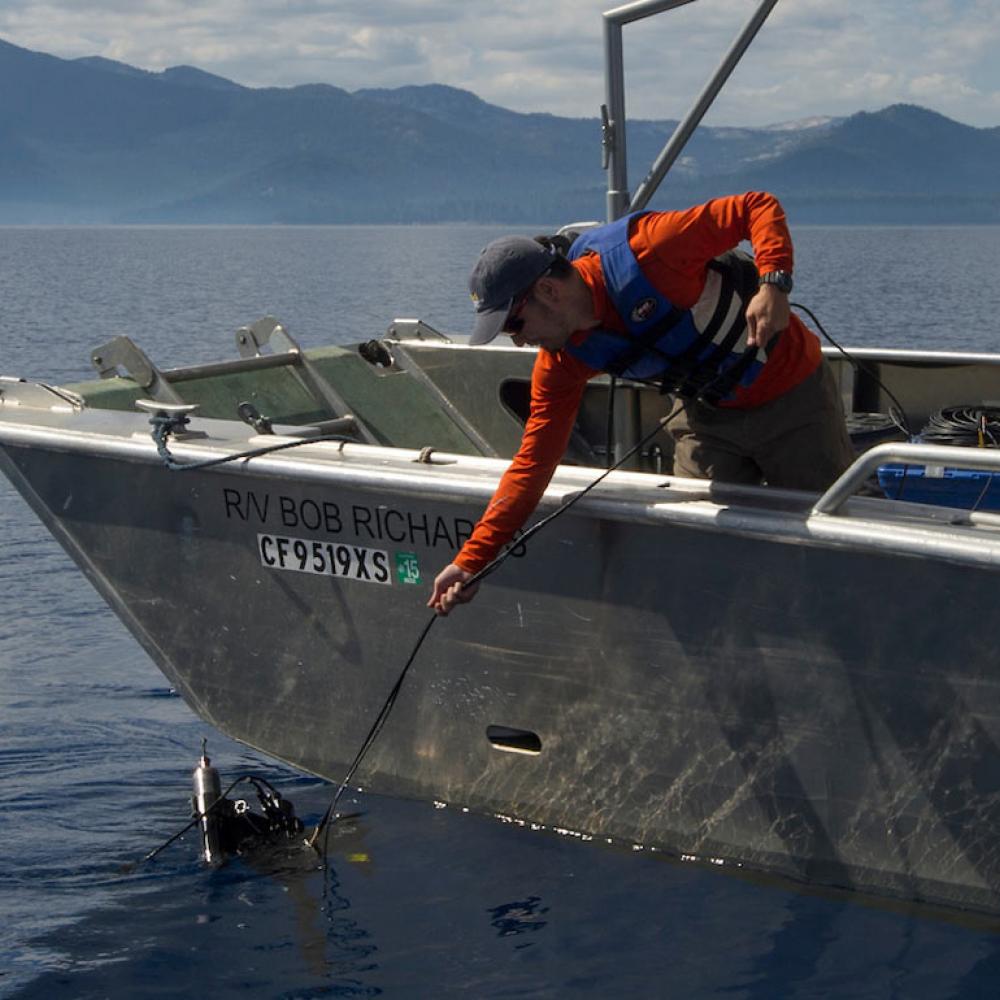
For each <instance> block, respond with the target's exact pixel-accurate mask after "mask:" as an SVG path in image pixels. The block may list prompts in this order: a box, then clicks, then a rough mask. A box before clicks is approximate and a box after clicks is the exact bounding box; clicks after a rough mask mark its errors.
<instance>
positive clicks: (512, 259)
mask: <svg viewBox="0 0 1000 1000" xmlns="http://www.w3.org/2000/svg"><path fill="white" fill-rule="evenodd" d="M552 260H553V253H552V251H550V250H547V249H546V248H545V247H543V246H542V245H541V244H540V243H538V242H536V241H535V240H533V239H530V238H529V237H527V236H501V237H500V239H498V240H494V241H493V242H492V243H490V244H488V245H487V246H486V247H484V249H483V251H482V253H480V255H479V259H478V260H477V261H476V266H475V267H474V268H473V269H472V274H470V275H469V294H470V295H471V296H472V301H473V302H475V304H476V322H475V325H474V326H473V328H472V333H471V335H470V336H469V343H470V344H488V343H489V342H490V341H491V340H493V338H494V337H496V335H497V334H498V333H499V332H500V331H501V330H502V329H503V327H504V324H505V323H506V322H507V316H508V314H509V313H510V310H511V309H512V308H513V305H514V303H515V302H516V301H517V299H518V297H519V296H521V295H523V294H524V293H525V292H526V291H527V290H528V289H529V288H530V287H531V286H532V285H533V284H534V283H535V282H536V281H537V280H538V279H539V278H540V277H541V276H542V275H543V274H544V273H545V272H546V271H547V270H548V269H549V267H550V266H551V264H552Z"/></svg>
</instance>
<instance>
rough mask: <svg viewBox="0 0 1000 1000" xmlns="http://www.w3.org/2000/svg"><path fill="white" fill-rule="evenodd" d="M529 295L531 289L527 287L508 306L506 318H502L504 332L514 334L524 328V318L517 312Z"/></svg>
mask: <svg viewBox="0 0 1000 1000" xmlns="http://www.w3.org/2000/svg"><path fill="white" fill-rule="evenodd" d="M530 295H531V289H530V288H529V289H528V290H527V291H526V292H525V293H524V294H523V295H521V296H518V298H516V299H514V304H513V305H512V306H511V307H510V312H508V313H507V318H506V319H505V320H504V324H503V332H504V333H512V334H515V335H516V334H518V333H520V332H521V331H522V330H523V329H524V318H523V317H521V316H519V315H518V313H520V311H521V310H522V309H523V308H524V304H525V302H527V301H528V297H529V296H530Z"/></svg>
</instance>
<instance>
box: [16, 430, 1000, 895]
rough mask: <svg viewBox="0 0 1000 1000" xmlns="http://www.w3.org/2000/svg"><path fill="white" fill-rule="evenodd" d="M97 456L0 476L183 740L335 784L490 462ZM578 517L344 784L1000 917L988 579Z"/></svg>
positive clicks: (906, 558) (537, 551)
mask: <svg viewBox="0 0 1000 1000" xmlns="http://www.w3.org/2000/svg"><path fill="white" fill-rule="evenodd" d="M0 441H2V439H0ZM129 447H131V446H129ZM99 451H100V449H97V450H96V451H95V450H94V448H92V447H88V446H86V445H83V446H79V447H76V446H73V447H71V446H68V445H66V443H65V442H62V443H60V444H55V443H53V444H52V445H51V446H49V447H43V446H40V444H39V443H38V442H34V443H32V444H31V445H30V446H28V445H27V444H26V443H24V442H18V441H7V442H5V443H3V445H2V447H0V461H2V465H3V468H4V471H5V472H6V473H7V474H8V476H9V477H10V478H11V479H12V481H13V482H14V483H15V485H16V486H17V487H18V489H19V490H20V491H21V493H22V494H23V495H24V496H25V497H26V499H28V500H29V502H30V503H31V504H32V506H33V507H34V509H35V510H36V512H37V513H38V514H39V516H40V517H41V518H42V519H43V520H44V521H45V523H46V524H47V525H48V526H49V528H50V529H51V530H52V532H53V534H54V535H55V537H56V538H58V539H59V540H60V542H61V543H62V544H63V545H64V547H65V548H66V549H67V551H68V552H69V553H70V554H71V555H72V556H73V558H74V559H75V560H76V561H77V562H78V563H79V565H80V566H81V568H82V569H83V570H84V571H85V573H86V574H87V576H88V577H89V578H90V580H91V581H92V582H93V583H94V585H95V586H96V587H97V588H98V590H99V591H100V592H101V593H102V594H103V595H104V596H105V598H107V600H108V601H109V603H110V604H111V606H112V607H113V608H114V609H115V611H116V612H117V613H118V615H119V616H120V617H121V619H122V620H123V621H124V623H125V624H126V625H127V626H128V628H129V629H130V630H131V631H132V632H133V634H134V635H135V636H136V637H137V638H138V639H139V641H140V642H141V643H142V645H143V646H144V648H145V649H146V650H147V651H148V652H149V653H150V655H151V656H152V657H153V659H154V660H155V661H156V662H157V664H158V665H159V666H160V668H161V669H162V670H163V671H164V673H165V674H166V676H167V677H168V678H169V679H170V681H171V683H172V684H173V685H174V686H175V687H176V688H177V690H178V691H179V692H180V693H181V694H182V695H183V697H184V698H185V700H186V701H187V702H188V704H189V705H190V706H191V707H192V709H193V710H194V711H195V712H196V713H197V714H198V715H199V716H201V717H202V718H203V719H205V720H206V721H208V722H210V723H212V724H213V725H215V726H217V727H218V728H219V729H220V730H222V731H223V732H225V733H226V734H228V735H230V736H232V737H234V738H236V739H238V740H241V741H243V742H244V743H247V744H249V745H250V746H252V747H255V748H257V749H259V750H261V751H264V752H266V753H268V754H271V755H273V756H275V757H277V758H280V759H282V760H284V761H287V762H289V763H290V764H292V765H294V766H296V767H298V768H302V769H304V770H306V771H309V772H312V773H314V774H317V775H321V776H323V777H325V778H329V779H332V780H339V779H340V778H341V777H342V775H343V773H344V771H345V770H346V767H347V765H348V764H349V763H350V761H351V760H352V759H353V757H354V754H355V753H356V752H357V749H358V748H359V746H360V744H361V742H362V740H363V739H364V736H365V734H366V732H367V730H368V728H369V726H370V725H371V722H372V720H373V719H374V717H375V715H376V713H377V712H378V710H379V708H380V706H381V705H382V702H383V701H384V699H385V697H386V695H387V693H388V692H389V690H390V689H391V687H392V685H393V683H394V682H395V680H396V678H397V676H398V674H399V671H400V669H401V668H402V665H403V663H404V662H405V661H406V658H407V656H408V655H409V653H410V651H411V649H412V646H413V644H414V642H415V641H416V639H417V636H418V635H419V633H420V631H421V629H422V628H423V626H424V625H425V623H426V621H427V619H428V615H429V612H428V610H427V608H426V606H425V602H426V599H427V594H428V587H429V582H430V579H431V578H432V576H433V574H434V573H435V572H436V571H437V569H438V568H439V567H440V566H442V565H444V564H445V563H447V562H448V561H449V560H450V558H451V557H452V555H453V554H454V551H455V549H456V547H457V546H458V545H459V544H460V543H461V540H462V537H463V536H464V534H467V532H468V530H469V529H470V527H471V525H472V523H473V522H474V520H475V518H476V516H477V514H478V512H479V510H481V508H482V503H483V500H484V498H485V497H486V496H488V494H489V491H490V489H491V487H492V484H493V483H494V482H495V477H496V475H497V474H498V473H499V470H500V468H502V466H501V465H500V463H492V464H493V466H495V468H494V469H490V468H485V471H484V467H485V466H488V465H489V463H486V462H485V460H474V461H478V463H479V464H478V466H476V467H475V468H474V469H470V471H469V472H468V474H467V477H466V478H465V479H463V478H462V476H461V475H458V474H457V470H448V469H434V468H433V467H429V468H428V467H425V468H424V469H421V470H420V472H419V473H417V472H416V471H414V473H413V474H412V476H410V479H412V480H413V481H412V482H408V480H407V476H406V475H402V476H398V477H396V478H395V479H392V477H390V479H389V480H387V474H386V464H387V463H386V462H385V461H382V462H377V461H367V462H360V463H347V462H343V461H340V462H338V461H327V462H324V463H318V462H317V463H315V466H314V467H306V466H305V465H304V463H300V467H299V468H298V470H297V471H296V470H289V469H286V468H284V466H283V465H282V463H281V462H279V461H272V463H271V464H270V466H268V465H267V464H266V463H261V462H254V463H249V464H244V463H236V464H233V465H227V466H222V467H220V468H218V469H214V470H204V471H194V472H170V471H168V470H167V469H166V468H164V467H163V466H162V465H161V464H158V462H157V460H156V456H155V453H153V452H152V449H151V447H148V446H145V447H144V449H138V448H133V449H132V452H131V453H106V454H99ZM383 451H385V450H383ZM119 452H121V448H119ZM456 464H460V463H456ZM417 468H419V467H418V466H414V470H416V469H417ZM258 469H259V470H260V471H258ZM403 472H404V473H405V472H406V470H405V469H404V470H403ZM428 477H430V478H428ZM435 477H436V478H435ZM635 478H637V477H635V476H633V479H635ZM647 478H650V479H652V478H653V477H647ZM647 492H648V491H647ZM587 503H588V502H587V501H585V502H584V503H582V504H581V505H579V510H578V509H574V510H573V511H572V512H569V513H567V515H566V516H565V517H563V518H562V519H561V520H560V521H558V522H557V523H556V524H555V525H553V526H552V528H550V529H549V530H547V531H545V532H542V533H541V534H540V535H539V536H538V537H536V538H535V539H533V540H532V542H531V543H530V551H528V552H527V553H525V554H523V555H518V556H513V557H511V558H510V559H508V560H507V562H506V563H505V564H504V566H503V567H502V568H501V569H500V571H499V572H497V573H496V575H495V576H494V577H492V578H491V579H490V580H489V581H488V582H487V583H486V584H484V589H483V593H482V594H481V595H480V596H479V597H478V599H477V600H476V601H475V602H474V603H473V604H471V605H469V606H468V607H463V608H462V609H460V610H459V611H458V612H456V613H455V614H454V615H452V616H450V617H449V618H448V619H445V620H442V621H440V622H438V623H436V625H435V628H434V629H433V630H432V631H431V633H430V635H429V636H428V638H427V640H426V641H425V643H424V645H423V647H422V649H421V650H420V653H419V656H418V659H417V661H416V663H415V665H414V667H413V668H412V670H411V672H410V675H409V677H408V679H407V682H406V686H405V687H404V689H403V693H402V695H401V696H400V698H399V700H398V702H397V705H396V707H395V710H394V712H393V715H392V717H391V720H390V722H389V724H388V725H387V726H386V727H385V729H384V730H383V732H382V735H381V736H380V737H379V740H378V742H377V743H376V744H375V746H374V747H373V749H372V750H371V752H370V753H369V755H368V756H367V758H366V759H365V762H364V765H363V767H362V769H361V770H360V771H359V772H358V775H357V779H356V780H357V782H358V783H359V784H360V785H363V786H364V787H367V788H372V789H374V790H378V791H382V792H387V793H392V794H403V795H409V796H416V797H421V798H426V799H435V800H441V801H445V802H449V803H454V804H461V805H465V806H468V807H470V808H473V809H476V810H479V811H483V812H487V813H493V814H501V815H504V816H511V817H517V818H520V819H524V820H528V821H531V822H535V823H540V824H545V825H547V826H552V827H556V828H560V829H567V830H572V831H575V832H579V833H581V834H586V835H588V836H601V837H608V838H612V839H615V840H626V841H630V842H633V843H635V844H640V845H643V846H646V847H657V848H660V849H664V850H668V851H670V852H672V853H674V854H677V855H683V856H689V857H697V858H701V859H722V860H724V861H726V862H732V863H736V864H740V865H745V866H748V867H752V868H755V869H761V870H766V871H770V872H777V873H780V874H783V875H787V876H791V877H793V878H798V879H803V880H807V881H811V882H819V883H823V884H828V885H837V886H847V887H853V888H860V889H865V890H870V891H876V892H885V893H889V894H892V895H898V896H903V897H906V898H916V899H927V900H933V901H937V902H944V903H948V904H952V905H960V906H966V907H971V908H976V909H981V910H987V911H991V912H995V911H1000V836H998V834H1000V747H998V740H1000V683H998V680H997V677H996V671H995V666H994V664H995V642H994V638H993V628H992V621H991V603H992V602H991V597H990V595H991V594H992V593H993V591H994V588H995V584H996V581H997V573H998V569H997V566H996V565H995V564H994V563H993V562H992V561H991V559H990V558H983V557H982V556H981V555H980V557H979V558H977V559H969V560H963V559H960V558H958V557H957V556H956V555H955V552H954V551H950V552H945V553H943V554H941V555H935V554H934V553H933V552H928V553H927V554H926V555H924V556H923V557H921V556H919V555H917V554H915V553H914V552H905V551H898V550H897V551H894V550H893V549H892V547H889V548H885V547H883V548H879V547H871V546H869V547H860V546H851V545H848V544H845V543H844V541H843V540H840V541H836V540H830V539H824V538H822V537H815V536H814V535H811V534H810V533H809V532H808V531H803V530H798V531H795V532H790V533H789V534H788V535H787V536H786V537H781V536H780V535H779V534H776V533H775V532H774V531H764V530H761V531H754V530H746V521H745V519H744V520H741V519H740V516H739V514H738V513H737V512H735V511H733V510H731V509H730V510H728V511H727V508H726V507H725V506H722V507H719V505H714V506H715V507H716V509H715V511H714V513H713V515H712V517H710V518H708V519H703V520H701V521H699V520H698V519H697V518H690V517H689V518H687V519H686V520H685V518H683V517H678V516H677V514H678V513H679V512H682V511H683V509H684V508H685V507H686V506H688V505H691V504H694V505H698V504H699V503H701V506H705V504H704V503H702V502H701V501H697V500H689V501H684V500H683V499H679V500H678V501H677V503H676V504H674V505H671V504H669V503H668V504H666V505H659V506H657V505H655V504H650V502H649V501H648V499H647V502H646V504H645V506H643V505H642V504H635V503H633V504H632V505H631V507H630V506H629V505H616V504H615V503H612V502H605V508H606V516H602V514H601V510H602V508H601V504H600V502H598V501H595V503H594V504H592V505H591V506H590V507H588V506H587ZM661 506H665V507H666V512H665V513H664V512H663V511H661V510H660V507H661ZM654 507H655V516H653V513H651V512H652V511H653V510H654ZM673 508H676V511H675V510H674V509H673ZM727 518H731V520H732V523H730V522H729V520H727ZM793 520H794V518H793ZM799 520H802V518H799ZM262 539H270V541H269V542H268V541H262ZM280 539H286V540H287V541H286V542H285V543H284V547H285V556H281V555H280V554H279V551H278V549H279V546H280V545H281V544H282V543H281V542H280ZM296 541H302V542H304V543H306V544H307V546H308V548H307V550H306V556H307V560H306V561H307V562H309V561H310V560H313V559H317V560H323V559H328V560H329V561H330V565H328V566H326V569H327V572H323V573H321V572H315V571H309V570H308V569H305V568H303V567H299V566H298V563H299V559H298V556H297V555H296V553H295V542H296ZM313 543H315V544H316V545H318V546H319V549H318V551H319V552H320V554H321V555H320V556H319V557H317V556H316V555H315V551H316V550H314V549H313V548H312V546H313ZM897 548H898V547H897ZM341 549H346V550H348V551H347V553H346V555H345V553H344V552H343V551H341ZM359 550H364V551H365V552H367V553H368V554H367V555H359ZM289 552H290V553H291V555H290V556H288V553H289ZM378 552H381V553H383V556H382V557H376V556H375V555H374V553H378ZM324 553H325V555H324ZM286 557H287V559H290V560H291V562H290V563H288V562H287V559H286ZM341 557H342V558H343V564H342V566H341V569H342V570H343V571H344V572H346V573H348V575H347V576H335V575H331V574H330V572H329V570H330V569H331V566H332V563H333V561H334V560H335V559H337V558H341ZM269 558H270V559H272V560H274V561H273V562H270V563H269V561H268V560H269ZM283 559H285V560H286V561H282V560H283ZM361 563H363V565H361ZM318 564H319V563H318V562H317V563H315V564H314V565H313V569H314V570H315V565H318ZM491 727H502V728H503V729H506V730H511V731H514V732H516V733H522V734H525V733H526V734H531V735H533V736H536V737H537V740H538V742H539V744H540V751H539V752H537V753H504V752H499V751H498V749H497V747H496V744H497V742H498V741H497V740H495V739H494V741H493V742H491V740H490V739H489V738H488V735H487V733H488V731H490V732H495V731H494V730H492V729H491Z"/></svg>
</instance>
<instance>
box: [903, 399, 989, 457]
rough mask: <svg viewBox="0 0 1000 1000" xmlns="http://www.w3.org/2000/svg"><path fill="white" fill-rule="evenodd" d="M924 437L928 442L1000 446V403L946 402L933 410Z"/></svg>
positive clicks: (977, 446)
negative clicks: (957, 403) (999, 404)
mask: <svg viewBox="0 0 1000 1000" xmlns="http://www.w3.org/2000/svg"><path fill="white" fill-rule="evenodd" d="M920 437H921V438H922V439H923V440H924V441H926V442H927V443H928V444H953V445H959V446H960V447H971V448H982V447H993V448H996V447H998V445H997V442H998V441H1000V407H996V406H983V405H969V404H964V405H961V406H946V407H944V408H943V409H940V410H938V411H937V413H932V414H931V416H930V418H929V419H928V421H927V424H926V426H925V427H924V429H923V430H922V431H921V432H920Z"/></svg>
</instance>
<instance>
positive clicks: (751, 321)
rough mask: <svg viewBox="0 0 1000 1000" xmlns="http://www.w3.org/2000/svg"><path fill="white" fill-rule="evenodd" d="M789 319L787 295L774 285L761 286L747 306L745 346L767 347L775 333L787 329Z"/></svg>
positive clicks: (789, 310) (789, 311)
mask: <svg viewBox="0 0 1000 1000" xmlns="http://www.w3.org/2000/svg"><path fill="white" fill-rule="evenodd" d="M790 317H791V309H789V307H788V295H787V294H786V293H785V292H783V291H781V290H780V289H778V288H776V287H775V286H774V285H761V286H760V288H758V289H757V294H756V295H755V296H754V297H753V298H752V299H751V300H750V304H749V305H748V306H747V346H748V347H765V346H767V344H768V343H769V341H770V340H771V338H772V337H773V336H774V335H775V334H776V333H781V331H782V330H785V329H787V327H788V320H789V318H790Z"/></svg>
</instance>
